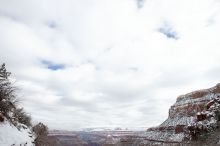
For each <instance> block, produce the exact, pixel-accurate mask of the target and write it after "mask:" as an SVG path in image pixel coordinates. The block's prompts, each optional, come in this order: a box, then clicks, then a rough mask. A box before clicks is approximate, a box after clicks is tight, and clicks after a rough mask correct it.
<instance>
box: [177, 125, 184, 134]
mask: <svg viewBox="0 0 220 146" xmlns="http://www.w3.org/2000/svg"><path fill="white" fill-rule="evenodd" d="M184 127H185V125H176V128H175V134H178V133H182V132H184Z"/></svg>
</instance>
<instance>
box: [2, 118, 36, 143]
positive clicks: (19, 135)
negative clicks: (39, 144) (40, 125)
mask: <svg viewBox="0 0 220 146" xmlns="http://www.w3.org/2000/svg"><path fill="white" fill-rule="evenodd" d="M19 127H20V128H19V129H18V128H16V127H15V126H14V125H12V124H10V123H9V122H8V121H7V120H6V121H4V122H3V123H0V146H34V144H33V141H34V136H33V133H32V132H31V130H30V129H29V128H27V126H25V125H22V124H20V125H19Z"/></svg>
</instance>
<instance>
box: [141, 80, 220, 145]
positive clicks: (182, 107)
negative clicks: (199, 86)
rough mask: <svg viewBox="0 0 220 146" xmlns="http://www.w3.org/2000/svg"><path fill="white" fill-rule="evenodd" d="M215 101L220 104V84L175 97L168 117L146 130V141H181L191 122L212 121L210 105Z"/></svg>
mask: <svg viewBox="0 0 220 146" xmlns="http://www.w3.org/2000/svg"><path fill="white" fill-rule="evenodd" d="M216 102H217V103H218V104H220V84H217V85H216V86H214V87H212V88H209V89H203V90H198V91H194V92H191V93H188V94H185V95H181V96H179V97H177V100H176V103H175V104H174V105H173V106H171V107H170V109H169V116H168V118H167V119H166V120H165V121H164V122H163V123H162V124H161V125H159V126H158V127H152V128H149V129H148V130H147V132H146V133H145V137H146V138H145V139H147V140H146V141H147V142H149V141H160V142H174V143H175V142H182V141H183V140H184V139H185V138H186V137H187V136H186V133H187V132H186V129H187V128H189V127H192V125H193V124H195V123H198V122H199V121H204V120H205V121H206V123H210V122H207V121H212V122H213V119H210V115H211V114H212V112H213V111H210V109H211V108H210V107H212V105H213V104H215V103H216ZM209 108H210V109H209ZM188 132H189V130H188Z"/></svg>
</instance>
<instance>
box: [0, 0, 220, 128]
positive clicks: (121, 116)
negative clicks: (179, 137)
mask: <svg viewBox="0 0 220 146" xmlns="http://www.w3.org/2000/svg"><path fill="white" fill-rule="evenodd" d="M219 38H220V1H219V0H168V1H164V0H19V1H18V0H0V63H3V62H5V63H6V65H7V68H8V70H9V71H11V72H12V73H13V76H12V77H13V79H15V80H16V81H15V85H16V86H17V87H19V88H20V90H19V92H18V95H19V99H20V101H21V105H22V106H24V108H25V110H26V111H27V112H29V113H30V114H31V115H32V117H33V119H34V121H42V122H44V123H46V124H48V126H49V127H50V128H52V129H69V130H71V129H78V128H84V127H100V126H108V127H109V126H110V127H114V126H120V127H149V126H155V125H157V124H159V123H161V122H162V121H163V120H165V119H166V117H167V116H168V109H169V107H170V106H171V105H172V104H173V103H174V102H175V100H176V97H177V96H178V95H180V94H184V93H187V92H190V91H192V90H196V89H201V88H208V87H211V86H214V85H215V84H217V83H218V82H220V41H219Z"/></svg>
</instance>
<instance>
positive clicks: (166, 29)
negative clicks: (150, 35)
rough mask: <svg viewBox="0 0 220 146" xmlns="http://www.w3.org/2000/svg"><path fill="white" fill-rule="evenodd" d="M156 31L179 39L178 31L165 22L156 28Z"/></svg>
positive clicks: (170, 37)
mask: <svg viewBox="0 0 220 146" xmlns="http://www.w3.org/2000/svg"><path fill="white" fill-rule="evenodd" d="M158 31H159V32H160V33H162V34H164V35H165V36H166V37H167V38H169V39H175V40H177V39H179V37H178V33H177V32H176V31H175V30H174V29H173V27H172V26H170V25H169V24H167V23H165V24H164V25H163V26H162V27H160V28H159V29H158Z"/></svg>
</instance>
